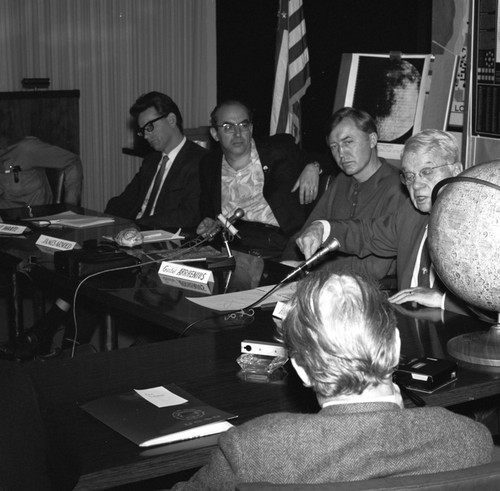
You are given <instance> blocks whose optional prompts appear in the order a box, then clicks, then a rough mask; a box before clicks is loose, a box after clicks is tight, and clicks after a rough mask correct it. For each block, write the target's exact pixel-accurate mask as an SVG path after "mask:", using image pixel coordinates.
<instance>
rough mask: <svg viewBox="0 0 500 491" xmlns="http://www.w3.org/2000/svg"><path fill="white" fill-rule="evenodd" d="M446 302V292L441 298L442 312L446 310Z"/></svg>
mask: <svg viewBox="0 0 500 491" xmlns="http://www.w3.org/2000/svg"><path fill="white" fill-rule="evenodd" d="M445 302H446V292H445V293H443V296H442V297H441V310H444V303H445Z"/></svg>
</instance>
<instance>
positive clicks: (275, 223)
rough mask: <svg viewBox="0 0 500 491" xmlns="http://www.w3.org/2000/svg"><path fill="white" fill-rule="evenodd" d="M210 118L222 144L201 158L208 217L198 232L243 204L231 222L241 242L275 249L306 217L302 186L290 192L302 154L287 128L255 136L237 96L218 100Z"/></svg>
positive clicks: (203, 203)
mask: <svg viewBox="0 0 500 491" xmlns="http://www.w3.org/2000/svg"><path fill="white" fill-rule="evenodd" d="M211 124H212V128H211V129H210V131H211V134H212V137H213V138H214V139H215V140H216V141H217V142H219V144H220V149H216V150H213V151H212V152H210V153H209V154H208V155H207V156H206V157H204V158H203V160H202V161H201V163H200V176H201V198H200V208H201V214H202V216H204V217H206V218H204V219H203V221H202V222H201V223H200V224H199V226H198V229H197V233H198V234H201V235H208V234H210V233H211V232H213V231H214V228H215V227H216V222H215V220H214V219H215V218H216V216H217V215H218V214H219V213H222V214H223V215H224V216H226V217H229V216H231V215H232V214H233V213H234V211H235V210H236V209H238V208H241V209H242V210H243V211H244V213H245V215H244V217H243V219H242V220H240V221H239V222H238V223H237V224H235V226H236V228H237V229H239V234H240V235H241V237H242V238H241V241H240V242H239V245H240V247H242V248H245V249H251V250H254V251H258V252H263V253H264V254H266V255H273V254H274V255H279V254H280V253H281V251H282V250H283V248H284V247H285V245H286V242H287V239H288V237H290V236H291V235H292V234H293V233H295V232H296V231H297V230H299V229H300V227H301V226H302V224H303V223H304V220H305V218H306V210H305V207H304V206H303V205H301V203H300V199H299V193H300V192H301V191H295V192H292V189H294V188H295V189H296V188H297V186H295V184H296V182H297V180H298V178H299V176H300V175H301V172H302V171H303V170H305V169H304V168H305V167H306V164H307V159H306V157H305V156H304V155H303V154H302V152H300V150H299V149H298V147H297V146H296V145H295V142H294V139H293V137H292V136H291V135H288V134H280V135H275V136H272V137H270V138H267V139H265V140H257V141H254V140H253V138H252V114H251V111H250V110H249V109H248V107H247V106H246V105H245V104H243V103H241V102H239V101H225V102H222V103H220V104H219V105H218V106H217V107H216V108H215V109H214V111H213V112H212V115H211ZM308 167H309V166H308ZM310 167H315V164H310ZM316 172H317V171H316ZM316 191H317V188H316Z"/></svg>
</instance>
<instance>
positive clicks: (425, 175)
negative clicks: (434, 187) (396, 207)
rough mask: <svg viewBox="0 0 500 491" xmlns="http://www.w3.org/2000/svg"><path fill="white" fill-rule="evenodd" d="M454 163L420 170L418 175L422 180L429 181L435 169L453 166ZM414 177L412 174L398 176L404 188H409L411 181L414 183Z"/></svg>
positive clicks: (403, 173) (405, 173)
mask: <svg viewBox="0 0 500 491" xmlns="http://www.w3.org/2000/svg"><path fill="white" fill-rule="evenodd" d="M454 163H455V162H451V163H449V164H442V165H436V166H434V167H424V168H423V169H420V171H419V172H418V175H419V176H420V177H421V178H422V179H425V180H426V181H430V180H431V179H432V178H433V176H434V174H435V170H436V169H439V168H440V167H446V166H447V165H453V164H454ZM416 177H417V174H415V173H414V172H401V174H399V178H400V179H401V182H402V183H403V184H404V185H405V186H410V185H411V184H413V181H415V178H416Z"/></svg>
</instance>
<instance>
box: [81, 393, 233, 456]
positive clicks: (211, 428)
mask: <svg viewBox="0 0 500 491" xmlns="http://www.w3.org/2000/svg"><path fill="white" fill-rule="evenodd" d="M164 388H165V389H167V390H168V391H170V392H172V393H173V394H175V395H177V396H179V397H182V398H183V399H186V400H187V402H184V403H182V404H177V405H173V406H167V407H157V406H156V405H154V404H153V403H151V402H149V401H148V400H147V399H145V398H143V397H142V396H140V395H139V394H138V393H137V392H136V391H134V390H132V391H129V392H125V393H122V394H115V395H110V396H105V397H101V398H99V399H96V400H94V401H90V402H87V403H85V404H82V405H81V406H80V407H81V408H82V409H84V410H85V411H87V412H88V413H89V414H91V415H92V416H94V417H95V418H97V419H98V420H100V421H102V422H103V423H104V424H106V425H108V426H109V427H110V428H112V429H113V430H115V431H117V432H118V433H120V434H122V435H123V436H125V437H126V438H128V439H129V440H131V441H132V442H134V443H136V444H137V445H139V446H140V447H151V446H154V445H164V444H166V443H174V442H179V441H183V440H190V439H193V438H199V437H203V436H207V435H213V434H217V433H222V432H224V431H226V430H228V429H229V428H231V427H232V426H233V425H232V424H231V423H229V422H228V421H226V420H228V419H232V418H235V417H236V416H235V415H233V414H230V413H227V412H225V411H221V410H219V409H216V408H214V407H212V406H209V405H208V404H205V403H204V402H202V401H200V400H199V399H196V398H195V397H193V396H192V395H191V394H189V393H188V392H186V391H184V390H183V389H181V388H180V387H178V386H177V385H175V384H169V385H165V386H164Z"/></svg>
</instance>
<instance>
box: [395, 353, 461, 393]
mask: <svg viewBox="0 0 500 491" xmlns="http://www.w3.org/2000/svg"><path fill="white" fill-rule="evenodd" d="M456 379H457V363H456V362H454V361H451V360H444V359H440V358H431V357H429V356H425V357H423V358H418V359H416V360H412V361H411V362H410V363H407V364H404V365H399V367H398V369H397V370H396V380H397V382H398V383H400V384H402V385H404V386H405V387H408V388H409V389H413V390H420V391H422V392H429V393H430V392H434V391H435V390H436V389H439V388H440V387H443V386H444V385H447V384H450V383H452V382H454V381H455V380H456Z"/></svg>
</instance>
